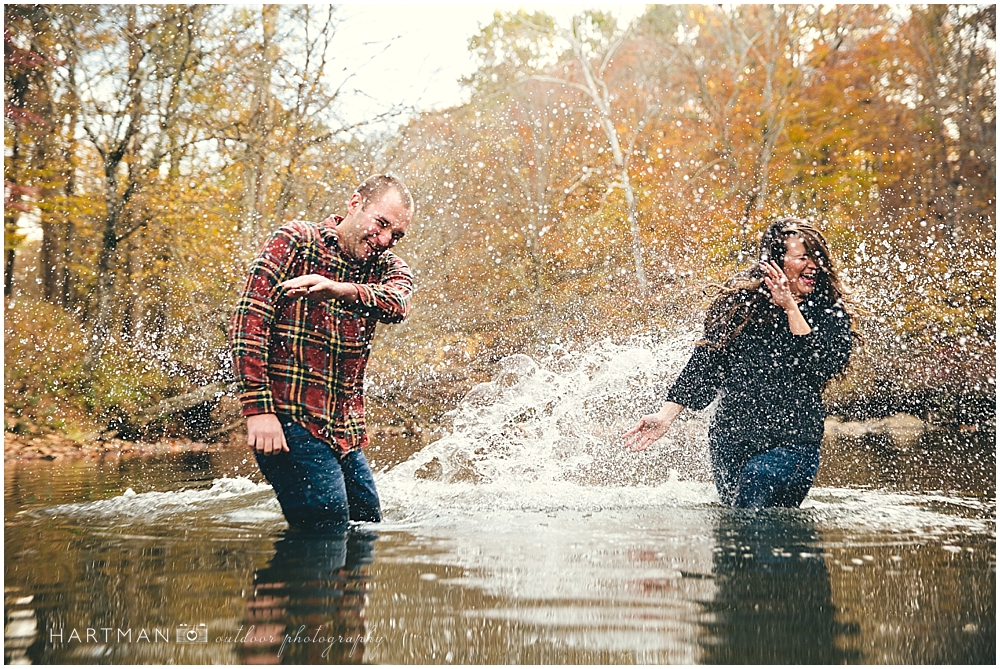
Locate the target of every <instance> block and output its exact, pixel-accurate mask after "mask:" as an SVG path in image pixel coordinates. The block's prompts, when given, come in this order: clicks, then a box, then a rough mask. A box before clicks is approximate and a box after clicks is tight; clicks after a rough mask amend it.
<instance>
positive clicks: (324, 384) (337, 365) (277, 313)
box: [229, 216, 413, 452]
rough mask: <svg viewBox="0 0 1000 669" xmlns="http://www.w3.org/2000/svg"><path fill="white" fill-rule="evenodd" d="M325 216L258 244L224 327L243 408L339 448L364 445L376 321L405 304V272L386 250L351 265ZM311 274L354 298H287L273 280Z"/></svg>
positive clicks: (404, 310) (396, 316)
mask: <svg viewBox="0 0 1000 669" xmlns="http://www.w3.org/2000/svg"><path fill="white" fill-rule="evenodd" d="M340 220H341V217H339V216H333V217H331V218H328V219H327V220H325V221H323V222H322V223H305V222H300V221H295V222H292V223H289V224H287V225H285V226H282V227H281V228H280V229H278V230H277V231H276V232H274V234H272V235H271V236H270V237H269V238H268V240H267V241H266V242H265V243H264V247H263V249H262V250H261V252H260V254H259V255H258V256H257V258H256V260H254V263H253V265H252V266H251V268H250V275H249V276H248V277H247V281H246V285H245V286H244V289H243V294H242V296H241V297H240V300H239V303H238V304H237V307H236V313H235V314H233V317H232V319H231V320H230V325H229V341H230V346H231V348H232V354H233V370H234V373H235V375H236V380H237V383H238V385H239V390H240V400H241V401H242V403H243V415H244V416H252V415H255V414H261V413H274V414H279V415H283V416H287V417H289V418H291V419H292V420H294V421H296V422H297V423H300V424H301V425H303V426H304V427H305V428H306V429H308V430H309V432H310V433H311V434H313V435H314V436H315V437H316V438H318V439H321V440H322V441H325V442H327V443H328V444H330V445H331V446H332V447H334V448H336V449H338V450H341V451H343V452H347V451H352V450H356V449H358V448H363V447H364V446H366V445H367V444H368V434H367V432H366V430H365V397H364V376H365V366H366V365H367V363H368V355H369V354H370V352H371V342H372V336H373V335H374V334H375V325H376V323H377V322H378V321H382V322H383V323H398V322H400V321H402V320H403V319H404V318H406V315H407V314H408V313H409V310H410V296H411V294H412V292H413V277H412V274H411V272H410V268H409V267H408V266H407V265H406V263H405V262H403V260H402V259H401V258H399V257H398V256H396V255H395V254H393V253H392V252H389V251H386V252H385V253H383V254H381V255H380V256H378V257H377V258H375V259H374V260H372V261H371V262H368V263H366V264H359V263H357V262H355V261H353V260H352V259H351V258H350V257H349V256H347V255H345V254H344V253H343V252H342V251H341V249H340V244H339V242H338V239H337V231H336V229H335V227H334V226H336V225H337V224H338V223H339V222H340ZM304 274H320V275H322V276H325V277H327V278H329V279H333V280H334V281H344V282H348V283H353V284H356V285H357V287H358V294H359V296H360V298H361V299H360V301H359V302H358V303H357V304H353V305H349V304H343V303H341V302H340V301H339V300H329V301H325V302H313V301H310V300H308V299H306V298H304V297H301V298H296V299H290V298H288V297H285V295H284V290H283V289H281V288H278V284H279V283H281V282H282V281H286V280H288V279H292V278H294V277H297V276H302V275H304Z"/></svg>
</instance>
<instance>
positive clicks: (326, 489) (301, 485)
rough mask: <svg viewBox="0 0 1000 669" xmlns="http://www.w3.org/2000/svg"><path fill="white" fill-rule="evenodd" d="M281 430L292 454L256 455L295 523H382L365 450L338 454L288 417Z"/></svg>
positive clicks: (315, 525)
mask: <svg viewBox="0 0 1000 669" xmlns="http://www.w3.org/2000/svg"><path fill="white" fill-rule="evenodd" d="M281 427H282V429H283V430H284V432H285V442H286V443H287V444H288V452H281V453H277V454H272V455H264V454H263V453H260V452H259V451H254V455H255V456H256V458H257V465H258V466H259V467H260V471H261V472H262V473H263V474H264V476H265V477H266V478H267V480H268V482H269V483H270V484H271V487H273V488H274V492H275V494H276V495H277V496H278V503H279V504H281V511H282V513H284V514H285V519H286V520H287V521H288V524H289V525H291V526H292V527H304V528H316V527H332V526H338V525H346V524H347V522H348V521H349V520H355V521H367V522H372V523H377V522H379V521H381V520H382V507H381V505H380V504H379V499H378V492H377V491H376V490H375V479H374V478H372V470H371V468H370V467H369V466H368V460H366V459H365V455H364V453H362V452H361V449H358V450H356V451H351V452H349V453H339V452H337V451H334V450H333V449H332V448H330V446H329V445H328V444H326V443H325V442H323V441H320V440H319V439H317V438H316V437H314V436H313V435H312V434H310V432H309V430H307V429H306V428H304V427H302V426H301V425H299V424H298V423H295V422H292V421H290V420H286V419H285V418H282V419H281Z"/></svg>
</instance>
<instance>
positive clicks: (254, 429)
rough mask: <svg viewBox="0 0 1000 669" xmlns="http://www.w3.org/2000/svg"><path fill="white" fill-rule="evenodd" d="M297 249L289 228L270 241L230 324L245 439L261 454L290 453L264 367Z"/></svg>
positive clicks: (272, 237)
mask: <svg viewBox="0 0 1000 669" xmlns="http://www.w3.org/2000/svg"><path fill="white" fill-rule="evenodd" d="M297 247H298V238H297V236H296V235H295V234H294V230H292V229H290V228H289V227H288V226H285V227H282V228H280V229H279V230H277V231H276V232H275V233H274V234H272V235H271V236H270V237H269V238H268V240H267V241H266V242H265V244H264V247H263V249H262V250H261V252H260V254H259V255H258V256H257V258H256V259H255V260H254V262H253V265H252V266H251V268H250V273H249V275H248V276H247V280H246V283H245V284H244V287H243V293H242V294H241V295H240V299H239V302H238V303H237V306H236V311H235V313H234V314H233V317H232V318H231V319H230V324H229V342H230V347H231V350H232V355H233V374H234V375H235V377H236V382H237V385H238V388H239V392H240V402H241V403H242V405H243V415H244V416H246V417H247V441H248V443H249V445H250V446H251V447H254V448H256V449H257V450H262V451H264V452H265V453H269V452H277V451H280V450H288V449H287V446H286V444H285V441H284V434H283V433H282V431H281V424H280V423H279V422H278V419H277V416H276V415H275V406H274V397H273V395H272V394H271V388H270V381H269V379H268V376H267V363H268V345H269V343H270V335H271V327H272V325H273V323H274V314H275V303H276V301H277V299H278V296H279V295H280V284H281V282H282V281H283V280H284V279H285V278H286V277H287V276H289V275H290V273H291V269H292V265H293V263H294V260H295V254H296V249H297ZM258 416H259V418H257V417H258ZM275 426H277V430H275Z"/></svg>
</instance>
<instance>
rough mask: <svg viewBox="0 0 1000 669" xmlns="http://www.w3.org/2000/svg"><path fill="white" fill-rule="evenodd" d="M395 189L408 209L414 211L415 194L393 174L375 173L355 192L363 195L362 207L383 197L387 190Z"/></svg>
mask: <svg viewBox="0 0 1000 669" xmlns="http://www.w3.org/2000/svg"><path fill="white" fill-rule="evenodd" d="M390 190H394V191H396V192H397V193H398V194H399V199H400V200H401V201H402V203H403V206H404V207H406V209H407V211H409V212H410V213H413V196H412V195H410V190H409V189H408V188H407V187H406V185H405V184H404V183H403V182H402V180H400V178H399V177H397V176H395V175H393V174H373V175H372V176H370V177H368V178H367V179H365V180H364V181H362V182H361V185H359V186H358V187H357V188H355V189H354V192H355V193H357V194H358V195H360V196H361V208H362V209H364V208H365V207H367V206H368V203H369V202H374V201H376V200H378V199H379V198H381V197H382V196H383V195H385V193H386V192H387V191H390Z"/></svg>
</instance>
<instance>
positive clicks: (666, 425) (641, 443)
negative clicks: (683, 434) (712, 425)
mask: <svg viewBox="0 0 1000 669" xmlns="http://www.w3.org/2000/svg"><path fill="white" fill-rule="evenodd" d="M683 410H684V407H683V406H681V405H680V404H676V403H674V402H667V403H666V404H664V405H663V408H662V409H660V410H659V411H658V412H657V413H653V414H649V415H647V416H643V417H642V418H640V419H639V422H638V423H636V426H635V427H633V428H632V429H631V430H629V431H628V432H626V433H625V434H623V435H622V441H624V442H625V448H627V449H629V450H630V451H632V452H633V453H637V452H639V451H644V450H646V449H647V448H649V447H650V446H651V445H652V444H653V442H655V441H656V440H657V439H659V438H660V437H662V436H663V435H664V434H666V433H667V430H669V429H670V426H671V425H672V424H673V422H674V419H675V418H677V416H678V414H680V412H681V411H683Z"/></svg>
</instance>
